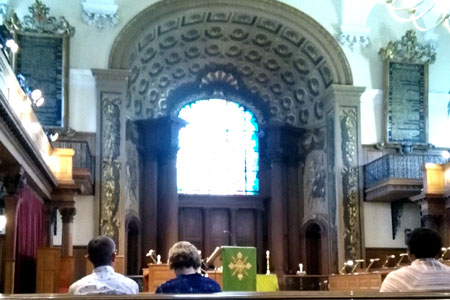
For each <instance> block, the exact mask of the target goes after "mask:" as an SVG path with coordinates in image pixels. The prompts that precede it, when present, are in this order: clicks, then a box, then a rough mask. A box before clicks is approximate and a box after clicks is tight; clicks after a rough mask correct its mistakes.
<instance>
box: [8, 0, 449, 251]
mask: <svg viewBox="0 0 450 300" xmlns="http://www.w3.org/2000/svg"><path fill="white" fill-rule="evenodd" d="M33 2H34V1H33V0H11V1H10V7H11V8H13V9H15V10H16V11H17V13H18V15H19V17H20V18H22V17H23V15H25V14H29V12H28V6H30V5H31V4H32V3H33ZM156 2H157V1H155V0H116V4H118V5H119V16H120V23H119V25H118V26H117V27H115V28H109V29H103V30H99V29H97V28H95V27H91V26H88V25H87V24H85V23H83V22H82V20H81V17H80V16H81V4H80V3H81V1H75V0H71V1H61V0H46V1H45V3H46V5H48V6H49V7H50V9H51V10H50V14H51V15H53V16H61V15H63V16H65V18H66V19H67V20H68V21H69V23H70V24H71V25H72V26H74V27H75V28H76V34H75V36H74V38H72V39H71V47H70V68H71V70H70V87H69V92H70V97H69V99H70V100H69V101H70V108H69V111H70V113H69V125H70V126H71V127H72V128H73V129H75V130H78V131H86V132H95V131H96V114H97V112H96V109H95V108H96V105H95V103H96V98H95V82H94V78H93V77H92V75H91V73H90V69H91V68H107V67H108V59H109V54H110V50H111V47H112V45H113V42H114V39H115V38H116V36H117V35H118V34H119V32H120V30H121V29H122V28H123V27H124V26H125V25H126V23H127V22H128V21H130V20H131V19H132V18H133V17H134V16H135V15H136V14H138V13H139V11H141V10H142V9H144V8H146V7H148V6H149V5H151V4H154V3H156ZM280 2H282V3H284V4H287V5H290V6H292V7H294V8H297V9H299V10H301V11H303V12H305V13H306V14H308V15H309V16H311V17H312V18H314V19H315V20H316V21H318V22H319V23H320V24H322V26H324V28H325V29H326V30H328V31H329V32H330V34H331V35H332V36H334V37H337V36H338V35H339V32H340V25H342V24H344V25H352V26H353V25H354V26H366V29H367V30H368V36H369V38H370V44H369V46H368V47H366V48H364V49H361V48H359V47H358V46H356V47H355V48H354V49H353V50H351V49H350V48H348V47H343V49H344V51H345V54H346V55H347V58H348V61H349V63H350V66H351V69H352V72H353V78H354V84H355V85H357V86H364V87H367V90H366V92H365V93H364V94H363V96H362V97H361V117H362V120H363V122H362V143H363V144H366V145H369V144H376V143H378V142H380V141H381V139H382V129H383V118H382V116H383V108H382V103H383V91H382V89H383V77H384V76H383V75H384V74H383V63H382V61H381V59H380V58H379V56H378V51H379V49H380V48H381V47H384V46H385V45H386V44H387V43H388V42H389V41H396V40H399V39H400V38H401V36H403V35H404V33H405V32H406V30H408V29H412V25H411V24H399V23H397V22H395V21H394V20H393V19H392V17H391V16H390V14H389V13H388V10H387V8H386V7H385V6H384V5H383V4H382V2H380V1H378V2H377V1H375V0H317V1H311V0H280ZM319 3H320V5H318V4H319ZM343 16H344V17H343ZM417 36H418V40H419V42H422V43H423V42H430V43H432V44H433V45H435V46H436V47H437V51H438V54H437V58H436V62H435V63H434V64H432V65H431V66H430V68H429V91H430V96H429V132H430V134H429V142H430V143H432V144H434V145H435V146H437V147H450V135H449V134H447V132H446V131H445V130H442V128H449V126H450V118H449V117H448V116H447V113H446V110H447V103H448V102H449V101H450V95H449V91H450V79H449V78H450V59H449V58H448V49H450V33H449V32H447V31H446V30H445V29H444V28H439V29H436V30H435V31H433V32H429V33H420V32H418V33H417ZM81 202H83V201H81ZM77 205H85V206H84V209H85V210H83V215H92V216H93V213H92V211H93V208H92V207H90V208H89V207H88V206H87V205H86V204H81V203H78V202H77ZM89 209H91V211H89ZM364 212H365V214H366V218H365V220H366V224H365V236H366V246H367V247H402V246H403V245H402V244H401V243H402V242H403V238H402V234H403V233H402V230H401V229H400V230H399V235H398V239H396V240H393V241H390V240H389V236H390V235H389V234H386V233H390V232H391V225H390V224H391V223H390V222H391V221H390V205H389V204H386V203H365V204H364ZM416 213H417V212H416V211H415V210H413V209H409V208H408V209H405V211H404V216H405V217H404V218H406V219H405V221H404V222H403V220H402V224H403V223H404V224H407V226H411V228H413V227H414V226H416V225H417V226H418V224H416V223H415V222H416V221H415V220H416V219H415V218H416V215H417V214H416ZM78 216H79V215H77V216H76V219H75V223H76V228H80V229H76V230H77V231H74V233H75V236H76V238H77V239H80V238H81V239H83V241H85V240H86V237H87V236H89V237H90V236H91V235H90V234H86V235H85V234H81V235H80V234H77V233H81V232H84V231H86V230H87V231H89V230H88V229H87V228H89V226H91V227H90V228H93V224H90V225H87V224H88V223H84V224H82V225H78V223H79V222H80V221H81V220H80V219H78V218H77V217H78ZM374 216H376V218H374ZM409 216H414V217H411V218H414V220H413V219H409V218H410V217H409ZM87 219H88V218H86V220H87ZM89 220H91V222H92V220H93V218H90V219H89ZM419 225H420V224H419ZM78 226H80V227H78ZM402 226H403V225H402ZM405 226H406V225H405ZM417 226H416V227H417ZM59 228H60V227H59ZM81 228H83V229H81ZM391 239H392V238H391ZM81 242H82V241H78V240H77V241H76V242H75V244H79V243H81Z"/></svg>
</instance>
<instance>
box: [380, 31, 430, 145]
mask: <svg viewBox="0 0 450 300" xmlns="http://www.w3.org/2000/svg"><path fill="white" fill-rule="evenodd" d="M380 55H381V56H382V57H383V60H384V63H385V73H384V76H385V78H384V100H383V110H384V111H383V112H384V113H383V115H384V122H383V131H384V142H385V143H386V144H388V145H389V144H390V145H398V146H405V145H411V146H417V145H426V144H427V143H428V65H429V64H430V63H433V62H434V60H435V52H434V49H433V48H432V47H431V46H429V45H426V46H424V45H420V44H418V43H417V39H416V36H415V33H414V31H412V30H410V31H407V32H406V34H405V36H403V37H402V39H401V40H400V41H397V42H389V43H388V45H387V47H386V48H382V49H380Z"/></svg>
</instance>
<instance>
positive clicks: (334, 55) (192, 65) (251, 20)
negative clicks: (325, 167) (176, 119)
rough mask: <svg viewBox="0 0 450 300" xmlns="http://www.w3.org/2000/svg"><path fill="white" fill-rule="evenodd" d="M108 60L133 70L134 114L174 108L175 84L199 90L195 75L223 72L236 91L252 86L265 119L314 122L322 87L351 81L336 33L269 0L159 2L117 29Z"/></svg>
mask: <svg viewBox="0 0 450 300" xmlns="http://www.w3.org/2000/svg"><path fill="white" fill-rule="evenodd" d="M109 66H110V68H121V69H129V70H131V76H130V80H129V86H128V93H127V101H126V102H127V103H126V109H127V111H128V112H129V115H130V116H131V117H132V118H133V119H147V118H158V117H162V116H166V115H169V114H171V113H173V111H171V109H174V108H176V107H177V105H176V103H172V102H171V101H173V99H177V95H176V94H177V90H178V89H180V90H183V87H187V86H189V87H191V88H195V89H202V90H203V92H205V90H206V87H204V86H203V88H202V85H201V80H199V78H201V77H202V76H201V74H207V73H208V72H209V73H211V72H212V73H215V72H225V73H227V74H233V76H234V78H235V79H236V80H237V81H238V82H239V88H240V90H239V92H241V91H249V92H250V94H251V95H252V97H250V98H251V99H250V100H249V99H247V101H248V102H249V103H247V105H248V104H251V105H250V107H253V108H254V109H255V110H256V113H255V114H256V115H257V116H258V117H259V118H260V119H261V118H262V121H263V123H266V122H270V121H276V122H278V123H280V122H281V123H288V124H291V125H293V126H296V127H312V126H315V125H317V124H318V123H322V122H323V106H324V104H323V102H322V101H323V94H324V92H325V91H326V90H327V88H329V87H330V85H331V84H332V83H339V84H345V85H351V84H352V82H353V80H352V76H351V71H350V67H349V64H348V62H347V59H346V58H345V55H344V53H343V51H342V50H341V48H340V47H339V45H338V44H337V42H336V41H335V39H334V38H333V37H332V36H331V35H330V34H329V33H328V32H327V31H326V30H325V29H324V28H323V27H322V26H321V25H320V24H318V23H317V22H316V21H314V20H313V19H311V18H310V17H308V16H307V15H305V14H304V13H302V12H300V11H298V10H296V9H294V8H292V7H289V6H287V5H284V4H282V3H279V2H276V1H273V0H264V1H261V0H244V1H242V0H232V1H223V0H222V1H215V2H214V5H211V2H210V1H207V0H200V1H183V0H165V1H160V2H158V3H156V4H154V5H151V6H150V7H148V8H147V9H145V10H143V11H142V12H141V13H140V14H138V15H137V16H136V17H135V18H134V19H133V20H132V21H130V22H129V23H128V24H127V25H126V26H125V28H124V29H123V30H122V31H121V33H120V34H119V36H118V37H117V39H116V40H115V43H114V45H113V48H112V51H111V55H110V61H109ZM223 80H224V78H215V82H210V84H212V85H217V84H220V83H222V84H223V83H224V81H223ZM225 83H226V82H225ZM180 90H179V91H180ZM190 91H191V92H192V90H190ZM194 94H195V93H194ZM189 95H191V96H192V94H188V95H187V97H189ZM246 98H248V97H246ZM251 102H254V103H251ZM258 111H259V112H261V113H259V115H258V113H257V112H258ZM266 114H267V115H268V116H267V117H263V116H265V115H266Z"/></svg>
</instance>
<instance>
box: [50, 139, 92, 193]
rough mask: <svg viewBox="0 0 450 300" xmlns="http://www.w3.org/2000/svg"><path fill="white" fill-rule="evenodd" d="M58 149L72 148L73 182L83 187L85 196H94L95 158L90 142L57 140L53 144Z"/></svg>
mask: <svg viewBox="0 0 450 300" xmlns="http://www.w3.org/2000/svg"><path fill="white" fill-rule="evenodd" d="M53 146H54V147H57V148H72V149H74V150H75V155H74V156H73V180H74V181H75V183H77V184H80V185H82V186H83V189H82V190H83V195H93V193H94V178H95V157H94V156H93V155H92V152H91V149H90V147H89V144H88V142H86V141H77V140H57V141H55V142H53Z"/></svg>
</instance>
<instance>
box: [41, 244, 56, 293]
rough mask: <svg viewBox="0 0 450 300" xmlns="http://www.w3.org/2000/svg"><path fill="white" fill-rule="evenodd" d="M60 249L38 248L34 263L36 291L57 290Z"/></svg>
mask: <svg viewBox="0 0 450 300" xmlns="http://www.w3.org/2000/svg"><path fill="white" fill-rule="evenodd" d="M60 259H61V249H60V248H56V247H52V248H38V249H37V258H36V260H37V264H36V293H58V292H59V290H58V289H59V265H60Z"/></svg>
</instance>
